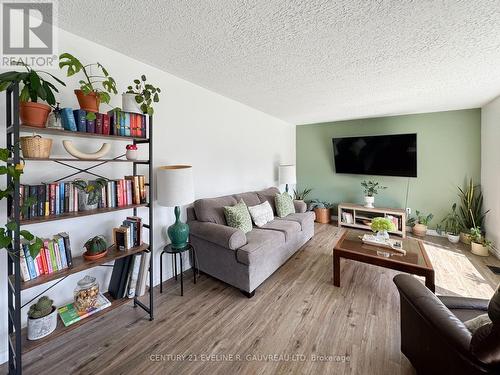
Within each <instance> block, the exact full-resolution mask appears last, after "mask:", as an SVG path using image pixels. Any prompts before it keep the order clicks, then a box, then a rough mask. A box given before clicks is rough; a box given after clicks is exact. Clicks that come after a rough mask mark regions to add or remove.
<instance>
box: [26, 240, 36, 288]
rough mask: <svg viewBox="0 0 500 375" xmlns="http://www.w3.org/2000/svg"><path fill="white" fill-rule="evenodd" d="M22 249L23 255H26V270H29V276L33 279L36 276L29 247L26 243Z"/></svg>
mask: <svg viewBox="0 0 500 375" xmlns="http://www.w3.org/2000/svg"><path fill="white" fill-rule="evenodd" d="M22 247H23V251H24V256H25V257H26V263H27V264H28V270H29V272H30V278H31V279H35V278H36V276H37V275H36V270H35V263H34V262H33V258H32V257H31V254H30V252H29V248H28V245H27V244H23V245H22Z"/></svg>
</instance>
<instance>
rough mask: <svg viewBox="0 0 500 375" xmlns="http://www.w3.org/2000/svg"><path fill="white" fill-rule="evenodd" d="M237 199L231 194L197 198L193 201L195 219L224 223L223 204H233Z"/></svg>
mask: <svg viewBox="0 0 500 375" xmlns="http://www.w3.org/2000/svg"><path fill="white" fill-rule="evenodd" d="M236 203H238V201H237V200H236V199H235V198H234V197H233V196H232V195H227V196H225V197H218V198H204V199H198V200H196V201H195V202H194V211H195V213H196V219H198V220H199V221H205V222H207V221H208V222H209V223H215V224H222V225H226V218H225V217H224V206H234V205H235V204H236Z"/></svg>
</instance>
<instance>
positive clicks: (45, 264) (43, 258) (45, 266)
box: [40, 247, 49, 274]
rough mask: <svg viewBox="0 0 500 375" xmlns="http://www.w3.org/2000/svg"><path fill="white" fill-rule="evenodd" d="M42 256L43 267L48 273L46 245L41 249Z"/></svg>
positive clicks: (44, 271)
mask: <svg viewBox="0 0 500 375" xmlns="http://www.w3.org/2000/svg"><path fill="white" fill-rule="evenodd" d="M40 257H41V260H42V268H43V273H44V274H48V273H49V267H48V266H47V256H46V255H45V247H42V248H41V249H40Z"/></svg>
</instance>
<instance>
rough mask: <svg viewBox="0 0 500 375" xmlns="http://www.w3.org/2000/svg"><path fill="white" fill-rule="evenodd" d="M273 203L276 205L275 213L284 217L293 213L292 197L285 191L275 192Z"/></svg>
mask: <svg viewBox="0 0 500 375" xmlns="http://www.w3.org/2000/svg"><path fill="white" fill-rule="evenodd" d="M274 203H275V205H276V213H277V214H278V216H279V217H285V216H288V215H290V214H293V213H295V206H294V205H293V199H292V197H291V196H290V195H288V193H287V192H284V193H281V194H276V196H275V197H274Z"/></svg>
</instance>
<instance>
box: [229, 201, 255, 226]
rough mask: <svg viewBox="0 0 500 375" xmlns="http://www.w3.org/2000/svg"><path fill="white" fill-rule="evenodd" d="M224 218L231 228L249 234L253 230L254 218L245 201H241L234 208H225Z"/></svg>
mask: <svg viewBox="0 0 500 375" xmlns="http://www.w3.org/2000/svg"><path fill="white" fill-rule="evenodd" d="M224 216H225V217H226V221H227V225H229V226H230V227H233V228H238V229H241V230H242V231H243V233H248V232H250V231H251V230H252V218H251V217H250V212H248V207H247V205H246V204H245V202H243V200H240V201H239V203H236V204H235V205H234V206H224Z"/></svg>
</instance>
